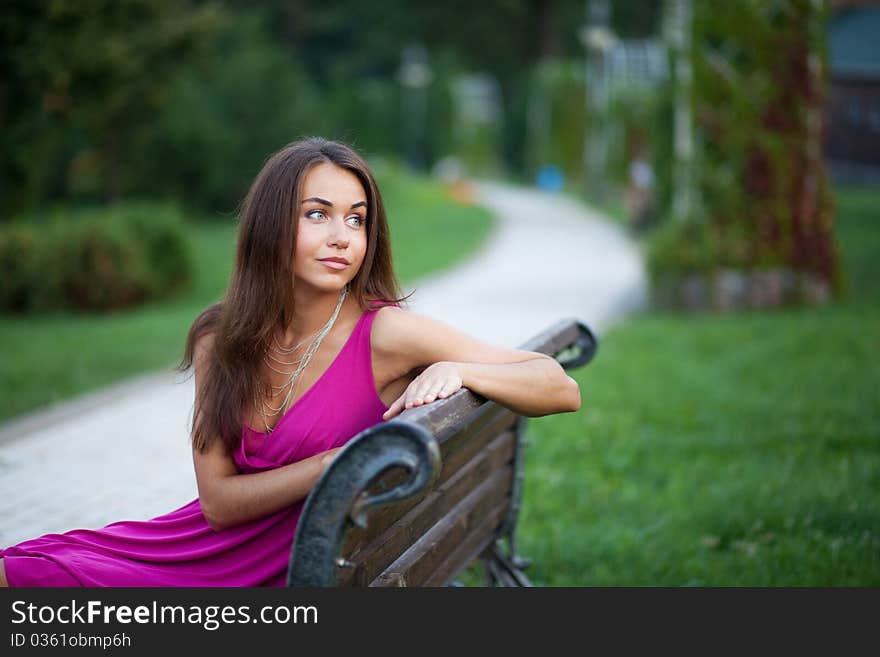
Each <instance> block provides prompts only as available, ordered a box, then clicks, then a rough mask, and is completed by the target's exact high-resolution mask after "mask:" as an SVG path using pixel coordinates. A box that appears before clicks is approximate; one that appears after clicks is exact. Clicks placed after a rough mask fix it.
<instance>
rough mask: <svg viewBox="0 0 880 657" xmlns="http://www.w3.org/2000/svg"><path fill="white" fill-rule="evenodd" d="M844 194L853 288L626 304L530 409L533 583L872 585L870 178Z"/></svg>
mask: <svg viewBox="0 0 880 657" xmlns="http://www.w3.org/2000/svg"><path fill="white" fill-rule="evenodd" d="M837 199H838V204H839V209H838V216H837V220H836V221H837V230H838V237H839V243H840V246H841V251H842V254H843V262H844V266H845V270H846V274H847V277H848V280H849V296H848V297H847V298H845V299H843V300H840V301H838V302H836V303H834V304H833V305H829V306H826V307H822V308H804V309H800V310H786V311H783V312H755V313H743V314H738V315H728V316H710V315H706V316H700V317H680V316H675V315H661V314H646V315H643V316H641V317H637V318H634V319H633V320H632V321H629V322H627V323H626V324H624V325H622V326H620V327H617V328H615V329H613V330H611V331H609V332H608V333H607V334H605V335H603V336H601V344H600V347H599V351H598V354H597V356H596V359H595V360H594V361H593V363H591V364H590V365H588V366H586V367H584V368H581V369H580V370H578V371H576V373H575V374H574V377H575V378H576V379H577V381H578V382H579V384H580V387H581V395H582V399H583V403H582V407H581V410H580V411H578V412H577V413H571V414H565V415H557V416H551V417H545V418H536V419H532V420H530V421H529V434H530V435H529V440H530V447H529V449H528V452H527V458H526V462H527V471H526V473H527V474H526V487H525V496H524V509H523V512H522V515H521V524H520V537H519V542H520V552H522V553H523V555H525V556H527V557H531V558H533V559H534V565H533V566H532V567H531V569H530V570H529V574H530V576H531V577H532V578H533V580H534V582H535V583H536V584H540V585H550V586H569V585H581V586H655V585H658V586H844V585H845V586H863V585H871V586H877V585H880V368H878V367H877V365H876V361H877V358H878V354H880V298H878V294H877V290H878V287H880V286H878V284H880V262H878V256H880V219H878V213H880V191H878V190H866V189H841V190H839V193H838V195H837Z"/></svg>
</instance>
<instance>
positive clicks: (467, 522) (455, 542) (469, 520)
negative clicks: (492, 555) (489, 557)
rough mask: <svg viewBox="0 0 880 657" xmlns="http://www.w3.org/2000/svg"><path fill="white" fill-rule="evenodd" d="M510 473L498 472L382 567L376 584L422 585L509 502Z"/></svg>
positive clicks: (375, 581)
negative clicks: (386, 565) (496, 511)
mask: <svg viewBox="0 0 880 657" xmlns="http://www.w3.org/2000/svg"><path fill="white" fill-rule="evenodd" d="M510 476H511V475H510V472H509V471H505V470H498V471H496V472H494V473H493V474H492V476H491V477H490V478H489V479H487V480H486V481H484V482H483V483H482V484H480V485H479V486H477V487H476V488H475V489H474V490H472V491H471V492H470V494H469V495H467V496H466V497H465V498H464V499H462V500H461V501H460V502H459V503H458V504H457V505H456V506H455V508H454V509H452V510H451V511H450V512H449V513H448V514H447V515H445V516H443V518H441V519H440V520H439V521H438V522H437V523H436V524H435V525H434V526H433V527H431V528H430V529H429V530H428V531H426V532H425V533H424V534H422V535H421V536H420V537H419V538H418V540H417V541H416V542H415V543H413V544H412V545H411V546H410V547H409V548H408V549H407V550H406V551H405V552H404V553H403V554H401V555H400V556H399V557H398V558H397V559H396V560H395V561H394V562H393V563H392V564H390V565H389V566H388V567H387V568H386V569H385V570H384V571H382V572H381V573H380V574H379V575H378V576H377V577H376V579H375V580H374V585H376V586H384V585H385V582H386V581H388V582H392V583H393V584H394V585H395V586H419V585H420V584H422V583H423V582H425V581H426V580H427V579H428V578H429V577H431V575H432V573H433V572H434V571H436V570H437V569H438V567H440V566H441V565H443V564H444V562H445V561H446V558H447V557H448V556H449V555H450V554H451V553H453V552H455V551H456V548H457V546H459V545H461V544H463V543H468V542H469V538H470V535H471V534H472V533H473V532H474V531H475V530H476V529H477V528H479V527H480V526H481V525H482V524H483V522H484V520H485V519H486V518H487V516H489V515H490V514H491V513H492V511H493V510H495V509H496V508H499V507H500V508H503V507H504V506H505V505H506V503H507V500H506V498H507V492H508V490H509V480H510Z"/></svg>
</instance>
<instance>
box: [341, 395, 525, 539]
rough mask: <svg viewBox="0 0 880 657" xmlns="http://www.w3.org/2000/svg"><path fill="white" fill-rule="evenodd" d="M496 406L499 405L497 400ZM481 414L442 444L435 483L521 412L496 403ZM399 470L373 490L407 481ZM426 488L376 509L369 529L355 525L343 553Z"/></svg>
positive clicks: (408, 505) (383, 527)
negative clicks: (477, 421)
mask: <svg viewBox="0 0 880 657" xmlns="http://www.w3.org/2000/svg"><path fill="white" fill-rule="evenodd" d="M493 406H496V405H494V404H493ZM496 409H497V410H492V411H491V412H488V413H486V414H485V416H484V417H483V418H481V422H480V423H479V424H477V425H475V426H474V427H469V428H467V429H465V430H464V431H462V432H460V434H457V435H454V436H450V437H449V438H448V439H447V440H446V441H445V442H444V443H443V444H441V448H440V449H441V457H442V461H443V466H442V469H441V471H440V476H439V477H438V478H437V481H436V482H435V484H434V486H435V487H439V486H441V485H443V483H444V482H445V481H447V480H448V479H449V477H450V476H452V474H453V473H454V472H456V471H457V470H458V469H459V468H461V467H462V466H463V465H464V463H466V462H467V461H468V460H470V458H472V457H473V455H474V454H476V453H477V452H478V451H479V450H480V449H482V448H483V447H484V446H485V445H487V444H488V443H489V442H490V441H491V440H493V439H494V438H495V437H496V436H498V435H499V434H500V433H501V432H502V431H504V430H505V429H507V428H509V427H510V426H512V425H513V424H514V423H515V422H516V419H517V416H516V415H515V414H513V413H512V412H511V411H509V410H508V409H506V408H504V407H501V406H496ZM395 470H396V472H389V473H387V474H386V475H384V476H383V477H382V478H381V479H380V480H379V482H377V484H376V485H375V489H374V488H373V487H371V491H373V490H387V489H388V488H389V487H390V486H392V485H394V484H395V483H398V482H400V481H403V479H404V478H405V476H406V473H405V472H404V471H403V469H402V468H396V469H395ZM428 492H429V491H425V493H423V494H422V495H420V496H417V497H414V498H412V499H410V500H406V501H404V502H401V503H399V504H395V505H393V506H387V507H384V508H381V509H375V510H373V511H372V512H371V513H370V516H369V524H368V525H367V527H366V529H358V528H352V529H351V530H350V531H349V532H348V533H347V535H346V536H345V538H344V539H343V548H342V554H345V555H351V554H355V553H357V552H358V550H360V549H362V548H363V547H364V546H365V545H367V544H368V543H370V542H371V541H373V540H375V539H376V537H377V536H379V535H380V534H382V532H384V531H385V530H386V529H388V527H390V526H391V525H392V524H394V523H395V522H396V521H397V520H398V519H399V518H400V517H401V516H403V515H404V514H405V513H407V512H408V511H409V510H410V509H412V508H413V507H415V506H416V505H417V504H419V503H420V502H421V501H422V500H423V499H424V498H425V495H427V494H428Z"/></svg>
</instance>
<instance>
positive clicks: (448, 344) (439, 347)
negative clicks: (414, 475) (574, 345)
mask: <svg viewBox="0 0 880 657" xmlns="http://www.w3.org/2000/svg"><path fill="white" fill-rule="evenodd" d="M380 312H381V313H385V314H384V316H383V315H380V316H378V317H377V318H376V320H375V321H376V324H374V326H373V330H374V331H376V330H377V328H376V325H377V324H378V325H379V329H378V332H377V338H376V341H377V345H376V346H377V350H379V351H380V352H382V351H387V352H388V353H394V354H395V357H396V358H398V359H403V360H404V362H405V363H406V366H407V367H411V368H412V369H416V368H419V367H423V366H425V365H427V367H425V369H424V370H423V371H422V372H421V373H420V374H419V375H418V376H417V377H416V378H415V379H414V380H413V381H412V383H410V384H409V386H408V387H407V389H406V390H405V391H404V392H403V394H402V395H401V396H400V397H399V398H398V399H397V400H396V401H395V402H394V403H393V404H392V405H391V408H389V410H388V412H387V413H386V414H385V416H384V417H385V419H386V420H387V419H390V418H391V417H393V416H394V415H396V414H397V413H399V412H401V411H403V410H405V409H407V408H412V407H413V406H420V405H421V404H425V403H429V402H431V401H434V400H435V399H437V398H443V397H447V396H448V395H450V394H452V393H453V392H455V390H457V389H458V388H460V387H462V386H464V387H466V388H468V389H470V390H472V391H473V392H475V393H477V394H480V395H482V396H484V397H486V398H488V399H492V400H493V401H496V402H498V403H499V404H501V405H503V406H506V407H507V408H509V409H511V410H512V411H514V412H515V413H519V414H521V415H525V416H530V417H536V416H540V415H549V414H551V413H563V412H571V411H576V410H578V409H579V408H580V403H581V397H580V389H579V388H578V385H577V382H576V381H575V380H574V379H572V378H571V377H569V376H568V375H567V374H566V373H565V370H563V369H562V366H561V365H559V363H558V362H556V360H554V359H553V358H551V357H549V356H547V355H545V354H539V353H536V352H531V351H523V350H521V349H509V348H505V347H497V346H494V345H491V344H488V343H485V342H481V341H479V340H476V339H474V338H472V337H471V336H469V335H468V334H466V333H463V332H462V331H459V330H457V329H455V328H453V327H451V326H448V325H447V324H444V323H443V322H439V321H437V320H434V319H431V318H429V317H425V316H423V315H419V314H417V313H411V312H408V311H403V310H400V309H397V308H387V309H383V310H382V311H380ZM380 320H381V321H380Z"/></svg>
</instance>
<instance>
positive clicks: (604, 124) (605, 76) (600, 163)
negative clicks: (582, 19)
mask: <svg viewBox="0 0 880 657" xmlns="http://www.w3.org/2000/svg"><path fill="white" fill-rule="evenodd" d="M586 13H587V23H586V24H585V25H584V26H583V27H582V28H581V30H580V33H579V34H578V36H579V37H580V41H581V44H582V45H583V46H584V48H585V51H586V59H585V64H586V68H585V73H586V86H587V105H588V107H589V116H590V130H588V131H586V137H585V139H586V143H585V144H584V160H585V165H586V166H585V169H586V171H587V187H588V189H589V190H590V191H591V192H592V195H593V196H594V197H595V198H596V199H597V200H600V201H601V200H602V199H603V198H604V196H605V193H606V191H607V181H608V174H607V171H606V168H607V164H608V142H609V130H610V127H611V123H610V120H609V119H610V117H609V110H610V103H611V84H610V83H611V81H610V79H609V77H610V76H609V60H608V53H609V51H610V50H611V49H612V48H613V47H614V45H615V44H616V43H617V37H616V36H615V34H614V32H613V31H612V30H611V27H610V23H611V7H610V4H609V2H608V0H587V6H586Z"/></svg>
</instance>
